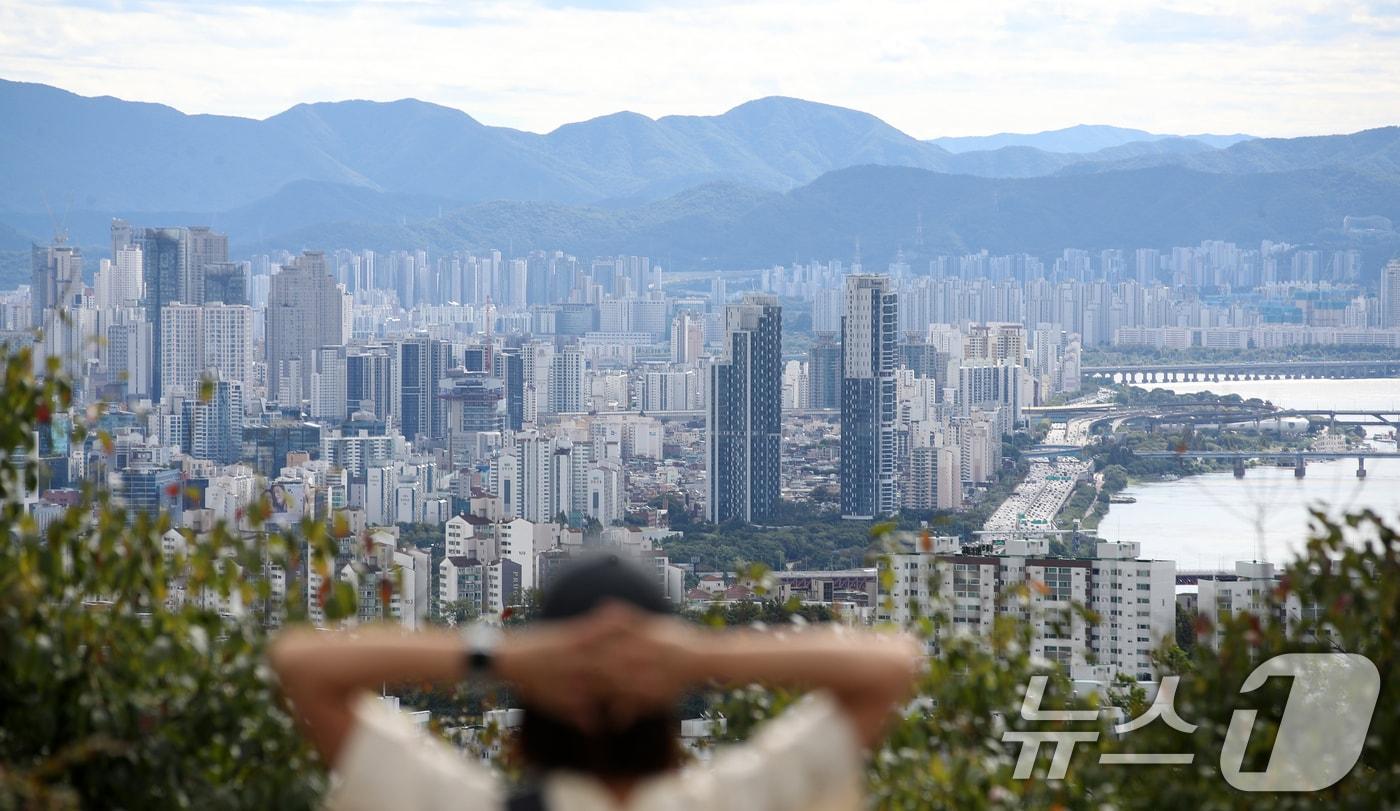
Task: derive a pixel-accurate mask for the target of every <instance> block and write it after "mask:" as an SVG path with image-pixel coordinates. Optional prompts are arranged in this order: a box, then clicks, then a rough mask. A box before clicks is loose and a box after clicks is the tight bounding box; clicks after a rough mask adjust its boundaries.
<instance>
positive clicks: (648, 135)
mask: <svg viewBox="0 0 1400 811" xmlns="http://www.w3.org/2000/svg"><path fill="white" fill-rule="evenodd" d="M1110 130H1111V133H1110V132H1109V131H1110ZM1139 132H1140V131H1137V130H1124V129H1114V128H1094V127H1085V128H1073V129H1071V130H1062V131H1060V132H1059V133H1058V134H1057V133H1042V134H1041V135H1038V136H1025V137H1020V140H1015V139H1014V138H1013V137H1012V136H989V138H988V139H987V140H988V146H989V148H988V149H980V150H979V149H967V148H963V147H962V146H960V147H959V148H957V149H944V148H943V147H942V146H939V145H938V144H937V143H931V142H924V141H920V140H918V139H917V138H914V137H912V136H910V135H907V134H905V133H903V132H900V131H899V130H897V129H895V128H894V127H891V126H890V125H888V124H886V123H885V122H883V121H881V120H880V119H878V118H876V117H874V116H872V115H869V114H867V113H862V112H858V111H856V110H848V109H844V108H841V107H833V106H830V105H826V104H817V103H813V102H807V101H801V100H798V99H791V98H781V97H770V98H765V99H758V100H756V101H751V102H748V103H745V104H741V105H739V106H738V107H735V108H734V109H732V110H730V111H728V112H726V113H724V114H722V115H718V116H667V117H664V118H661V119H658V120H652V119H650V118H647V117H645V116H641V115H638V114H636V113H625V112H624V113H615V114H613V115H607V116H602V117H600V118H594V119H591V120H589V121H583V122H579V123H575V124H566V125H564V126H562V127H559V128H558V129H556V130H554V131H553V132H550V133H548V134H545V135H538V134H535V133H529V132H521V131H519V130H513V129H509V128H505V127H491V126H487V125H484V124H481V123H480V122H478V121H476V120H475V119H473V118H472V117H471V116H469V115H467V114H466V113H463V112H461V111H459V110H453V109H449V108H447V107H441V106H438V105H435V104H428V103H426V102H421V101H415V100H411V99H405V100H402V101H395V102H388V103H380V102H368V101H343V102H334V103H318V104H300V105H297V106H296V107H293V108H291V109H290V110H287V111H286V112H283V113H281V114H279V115H275V116H273V117H271V118H268V119H266V120H263V121H256V120H253V119H247V118H234V117H229V116H212V115H185V114H183V113H181V112H179V111H177V110H174V109H172V108H170V107H165V106H163V105H158V104H146V103H138V102H128V101H121V100H119V99H115V98H111V97H106V96H104V97H101V98H85V97H83V96H78V95H75V94H72V93H69V92H67V91H64V90H60V89H58V88H54V87H48V86H46V85H39V84H25V83H19V82H6V81H0V148H2V149H3V150H4V152H3V154H5V155H12V156H24V158H23V160H8V161H3V162H0V209H9V210H11V211H16V212H23V213H38V212H43V211H45V210H46V203H47V207H52V208H69V209H73V210H78V211H84V210H86V211H102V212H111V211H124V212H135V211H151V212H165V211H204V212H210V213H212V212H222V211H227V210H230V209H234V208H238V207H240V206H247V205H250V204H254V203H256V202H257V201H259V200H262V199H264V198H269V197H272V196H273V195H275V194H276V193H277V192H278V191H279V190H280V189H282V188H283V187H284V186H286V185H287V184H289V183H294V182H297V181H303V180H310V181H324V182H330V183H338V184H342V185H347V186H359V187H362V188H366V189H370V190H374V191H381V192H389V193H395V194H409V195H418V196H431V197H438V198H443V199H446V200H451V201H457V202H478V201H483V200H503V199H508V200H547V201H552V202H563V203H596V202H600V201H612V202H613V203H616V204H627V203H635V202H644V201H648V200H655V199H660V198H662V197H665V196H668V195H670V194H674V193H676V192H677V191H680V190H682V189H685V188H689V187H692V186H696V185H700V184H702V183H708V182H713V181H725V182H733V183H742V184H744V185H749V186H754V187H757V188H764V189H772V190H775V191H784V190H787V189H790V188H793V187H796V186H799V185H802V184H804V183H808V182H811V181H812V180H815V179H816V178H817V177H819V176H821V175H822V174H824V173H826V172H829V171H831V170H833V169H842V168H846V167H848V166H858V165H862V164H878V165H887V166H913V167H918V168H922V169H931V170H934V171H940V172H948V173H953V174H973V175H980V176H985V177H1029V176H1037V175H1044V174H1050V173H1053V172H1056V171H1059V170H1061V169H1063V168H1065V167H1067V166H1069V165H1072V164H1076V163H1082V162H1086V161H1087V162H1094V161H1115V160H1128V159H1162V158H1170V157H1171V156H1175V155H1180V154H1187V153H1191V152H1195V151H1200V150H1205V149H1211V148H1212V146H1211V145H1210V144H1208V143H1205V142H1203V141H1201V140H1197V139H1174V138H1170V137H1168V136H1158V135H1152V134H1149V133H1141V135H1142V136H1143V137H1141V138H1135V137H1134V135H1135V134H1137V133H1139ZM1076 133H1077V135H1076ZM1037 139H1038V141H1039V142H1043V145H1040V143H1038V142H1037ZM952 140H954V141H958V142H959V144H964V143H965V142H966V141H967V139H952ZM1070 141H1073V142H1074V143H1075V144H1077V146H1074V147H1073V148H1069V147H1066V146H1065V145H1066V144H1069V143H1070ZM1101 150H1102V151H1101ZM955 152H956V153H957V154H954V153H955Z"/></svg>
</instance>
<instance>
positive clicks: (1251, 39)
mask: <svg viewBox="0 0 1400 811" xmlns="http://www.w3.org/2000/svg"><path fill="white" fill-rule="evenodd" d="M0 78H5V79H11V80H17V81H31V82H42V83H45V84H51V85H56V86H58V87H62V88H64V89H67V90H71V91H73V92H76V93H80V94H83V95H112V96H117V97H120V98H125V99H131V100H139V101H153V102H161V103H164V104H169V105H171V106H173V107H176V108H178V109H180V110H182V111H184V112H187V113H219V114H226V115H240V116H248V117H254V118H264V117H267V116H270V115H274V114H276V113H278V112H280V111H282V110H284V109H286V108H288V107H290V106H292V105H294V104H297V103H300V102H307V101H335V100H341V99H347V98H363V99H375V100H381V101H388V100H392V99H397V98H405V97H412V98H418V99H423V100H425V101H431V102H436V103H438V104H443V105H447V106H450V107H456V108H459V109H462V110H464V111H466V112H467V113H469V114H471V115H472V116H473V117H474V118H476V119H477V120H479V121H482V122H483V123H486V124H492V125H499V126H511V127H517V128H520V129H525V130H531V131H535V132H547V131H549V130H551V129H553V128H554V127H557V126H559V125H560V124H564V123H567V122H570V121H580V120H584V119H588V118H592V117H595V116H599V115H605V114H608V113H612V112H616V111H619V110H631V111H634V112H639V113H642V114H644V115H648V116H652V117H659V116H662V115H668V114H692V115H713V114H718V113H721V112H723V111H725V110H727V109H729V108H731V107H733V106H735V105H738V104H740V103H742V102H744V101H747V100H750V99H753V98H759V97H762V96H770V95H785V96H795V97H799V98H804V99H809V100H812V101H821V102H826V103H829V104H837V105H841V106H844V107H852V108H856V109H860V110H864V111H866V112H870V113H873V114H875V115H877V116H879V117H880V118H882V119H884V120H885V121H887V122H889V123H890V124H893V125H894V126H896V127H898V128H900V129H902V130H904V131H905V132H907V133H909V134H911V135H914V136H917V137H920V138H932V137H936V136H942V135H979V134H988V133H993V132H1003V131H1012V132H1036V131H1040V130H1046V129H1056V128H1059V127H1064V126H1069V125H1072V124H1079V123H1088V124H1114V125H1119V126H1130V127H1139V128H1142V129H1147V130H1152V131H1154V132H1170V133H1177V134H1192V133H1200V132H1214V133H1233V132H1246V133H1250V134H1254V135H1274V136H1296V135H1309V134H1323V133H1336V132H1352V131H1355V130H1360V129H1365V128H1368V127H1375V126H1383V125H1390V124H1400V0H1384V1H1383V2H1381V1H1377V2H1363V1H1360V0H1358V1H1357V2H1350V1H1349V0H1301V1H1298V0H1237V1H1236V2H1199V1H1198V0H1116V1H1115V2H1087V1H1086V0H1063V2H1055V3H1043V2H1029V1H1028V0H978V1H977V2H966V1H965V0H964V1H963V2H946V0H921V1H920V2H905V1H904V0H859V2H828V0H749V1H748V2H729V1H728V0H698V1H697V2H692V3H661V2H652V0H572V1H571V0H509V2H498V0H481V1H480V2H446V0H371V1H370V2H344V1H342V0H287V1H286V2H272V0H266V1H265V2H264V1H249V0H226V1H223V0H186V1H185V2H165V1H164V0H0Z"/></svg>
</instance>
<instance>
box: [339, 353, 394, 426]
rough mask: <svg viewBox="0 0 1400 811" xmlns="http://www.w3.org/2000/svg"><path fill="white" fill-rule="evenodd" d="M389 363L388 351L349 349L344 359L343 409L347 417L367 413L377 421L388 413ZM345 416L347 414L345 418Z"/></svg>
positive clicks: (390, 365) (391, 369) (390, 361)
mask: <svg viewBox="0 0 1400 811" xmlns="http://www.w3.org/2000/svg"><path fill="white" fill-rule="evenodd" d="M392 381H393V363H392V359H391V357H390V355H389V348H388V347H386V346H381V345H372V346H353V347H349V348H347V350H346V356H345V400H346V403H345V410H346V411H347V412H349V413H350V414H353V413H354V412H356V411H360V410H361V409H366V410H368V411H369V412H370V413H371V414H373V415H374V416H375V417H376V418H377V419H381V420H382V419H384V418H385V417H387V416H388V415H389V413H390V411H391V409H390V406H389V393H390V388H391V387H392ZM347 416H348V415H347Z"/></svg>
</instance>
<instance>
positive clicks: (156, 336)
mask: <svg viewBox="0 0 1400 811" xmlns="http://www.w3.org/2000/svg"><path fill="white" fill-rule="evenodd" d="M138 244H139V246H140V248H141V277H142V282H143V283H144V286H145V289H146V299H145V303H146V323H148V324H150V325H151V367H150V368H151V399H152V400H160V398H161V394H162V391H163V390H162V384H163V381H162V380H161V375H160V337H161V336H160V309H161V308H162V307H164V306H165V305H167V304H171V303H173V302H176V301H182V299H181V297H180V293H181V291H180V282H181V280H182V278H183V277H184V275H185V265H186V263H187V262H188V261H189V250H188V247H189V246H188V240H187V239H186V231H185V229H183V228H147V229H145V230H143V231H141V232H140V236H139V237H138ZM186 303H189V304H197V303H198V302H186Z"/></svg>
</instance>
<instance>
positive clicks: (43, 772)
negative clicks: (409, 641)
mask: <svg viewBox="0 0 1400 811" xmlns="http://www.w3.org/2000/svg"><path fill="white" fill-rule="evenodd" d="M31 364H32V360H31V356H30V351H29V350H28V349H27V348H21V349H18V350H11V351H9V352H7V354H6V357H5V360H4V375H5V381H4V387H3V392H2V393H0V448H5V449H8V452H6V453H3V454H0V524H3V526H5V527H6V528H7V530H8V531H7V533H6V536H7V537H6V538H5V540H4V542H3V543H0V808H16V807H18V808H67V807H88V808H99V807H100V808H149V807H153V806H160V807H166V808H187V807H197V808H273V807H276V808H299V807H309V806H311V805H313V804H314V803H316V802H317V800H318V798H319V796H320V795H321V793H322V791H323V789H324V787H325V777H324V770H323V769H322V768H321V766H320V764H319V763H317V762H316V760H315V756H314V755H313V754H312V753H311V751H310V750H309V749H308V748H307V747H306V746H305V745H304V744H303V742H302V741H301V739H300V737H299V736H298V735H296V734H295V732H294V730H293V729H292V724H291V719H290V718H289V717H288V716H287V714H286V713H284V712H283V711H282V710H281V708H280V707H279V706H278V702H277V700H276V699H275V695H274V690H273V686H272V685H271V684H270V683H269V681H268V675H267V668H266V666H265V664H264V662H263V643H264V640H265V634H264V631H263V627H264V625H265V624H267V623H275V622H278V621H281V620H282V619H283V617H284V616H285V614H286V613H288V612H290V613H291V616H292V618H295V616H296V607H297V606H299V605H300V606H304V605H305V595H304V594H291V593H289V594H279V593H278V592H277V590H275V589H274V588H273V583H274V580H275V578H274V577H272V576H270V575H273V574H274V573H276V572H277V571H279V570H280V571H281V572H287V573H292V572H297V571H300V570H301V567H302V566H304V561H302V560H301V559H300V556H299V555H298V553H297V551H296V550H297V548H298V546H299V544H293V543H292V542H291V541H290V539H289V538H287V537H285V536H283V535H281V534H278V533H273V532H261V531H258V532H253V533H249V534H247V535H245V536H240V537H235V536H234V535H233V534H231V533H230V532H229V531H228V530H227V529H226V528H225V527H217V528H216V529H215V530H214V531H213V532H211V533H209V534H208V535H207V536H205V537H202V538H201V539H200V540H199V541H197V542H196V541H195V539H194V538H192V537H190V536H189V535H187V534H184V533H183V532H181V533H177V534H171V533H170V526H169V519H168V517H166V516H164V515H161V516H160V517H157V518H152V517H150V516H147V515H145V514H137V515H133V514H130V513H128V512H127V511H126V510H124V509H123V508H122V507H121V506H119V505H118V504H117V503H116V502H115V501H113V500H112V499H111V498H110V497H109V495H108V493H107V492H105V491H104V490H102V489H99V488H96V487H92V486H89V487H86V488H85V489H83V491H82V495H81V499H80V501H79V503H78V504H76V505H75V506H73V507H71V508H69V509H67V510H66V511H64V512H63V513H62V514H61V515H60V516H58V517H57V518H56V519H55V520H53V521H52V523H50V524H49V525H48V526H47V527H45V528H42V529H41V528H40V527H39V525H38V524H36V522H35V520H34V518H33V516H32V515H30V514H29V512H28V511H27V510H26V509H25V506H24V493H25V492H26V489H27V488H31V487H32V486H33V485H34V484H35V482H36V481H37V479H38V475H39V471H37V470H36V469H35V466H34V465H33V464H31V463H29V462H28V461H27V460H28V458H29V456H30V453H31V452H32V451H33V450H34V447H33V442H34V439H33V437H34V435H35V431H36V430H37V429H39V428H46V427H47V425H48V423H49V422H50V421H51V420H52V419H53V415H55V414H58V413H60V412H61V411H64V410H66V409H67V408H68V404H69V397H70V394H69V388H68V385H67V383H66V382H64V381H63V380H61V379H60V378H58V377H57V374H56V372H57V364H55V363H52V362H51V363H50V364H49V365H48V367H47V371H48V375H47V376H46V377H45V378H44V379H42V380H36V379H35V378H34V376H33V374H32V373H31V368H32V366H31ZM99 413H100V412H99V410H98V409H93V410H92V411H91V412H90V413H88V414H86V415H83V419H80V420H77V421H76V422H77V424H76V426H75V428H74V432H75V433H74V441H75V442H83V441H85V440H86V439H87V438H88V435H87V430H86V428H85V424H86V423H89V422H93V421H95V420H96V418H97V416H99ZM91 438H92V440H93V441H94V442H95V443H96V445H97V447H99V448H102V449H106V450H108V451H110V448H111V442H112V441H111V438H110V437H108V436H106V435H104V434H94V435H93V436H92V437H91ZM267 509H268V505H266V504H261V505H255V506H254V509H253V511H252V512H253V514H252V515H250V518H251V519H252V520H253V522H254V523H255V524H257V523H259V521H260V519H261V517H262V516H263V515H266V514H267ZM300 531H301V532H303V533H305V534H304V536H303V537H305V538H306V539H309V540H310V542H311V544H312V548H324V547H325V545H326V544H328V543H329V541H328V539H327V538H326V534H325V532H324V530H323V528H321V527H319V526H318V525H315V524H307V525H306V526H304V527H301V528H300ZM327 596H328V597H329V596H330V595H327ZM345 597H346V595H345V594H344V591H343V590H342V591H339V592H336V593H335V599H334V600H328V606H327V608H328V610H329V611H331V612H332V616H334V615H335V613H336V612H337V611H338V610H342V609H344V608H345V606H346V603H345V602H344V598H345ZM229 605H241V606H242V610H241V611H240V610H236V611H234V612H232V613H226V612H224V611H223V610H222V609H224V608H226V607H228V606H229Z"/></svg>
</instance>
